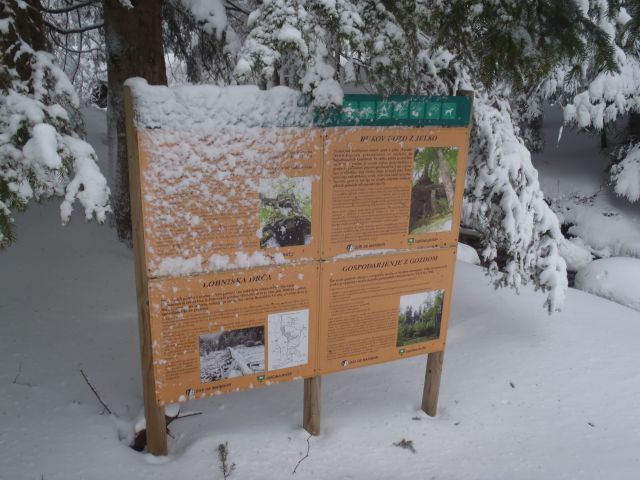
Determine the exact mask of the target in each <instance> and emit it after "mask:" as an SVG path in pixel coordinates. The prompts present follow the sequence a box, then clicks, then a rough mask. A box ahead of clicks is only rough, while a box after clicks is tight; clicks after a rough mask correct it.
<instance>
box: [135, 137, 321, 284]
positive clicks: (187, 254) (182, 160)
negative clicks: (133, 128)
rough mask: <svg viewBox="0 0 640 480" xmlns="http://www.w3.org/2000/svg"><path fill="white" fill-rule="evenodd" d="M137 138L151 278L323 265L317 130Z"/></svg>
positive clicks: (318, 139) (146, 244)
mask: <svg viewBox="0 0 640 480" xmlns="http://www.w3.org/2000/svg"><path fill="white" fill-rule="evenodd" d="M137 135H138V146H139V153H138V158H139V168H140V179H141V194H142V199H143V202H142V210H143V211H142V213H143V215H142V217H143V226H144V234H145V239H144V243H145V253H146V262H147V273H148V275H149V276H150V277H159V276H165V275H173V274H175V272H176V271H177V272H182V273H183V274H191V273H204V272H212V271H217V270H220V269H224V268H228V267H230V266H236V267H240V268H242V267H244V266H247V265H253V264H256V263H261V264H263V265H265V264H275V263H282V262H283V261H284V260H298V259H311V258H317V257H318V253H319V243H320V210H321V192H320V190H321V171H322V147H323V145H322V131H321V130H320V129H316V128H242V129H238V130H234V129H233V128H228V129H225V130H221V131H217V132H215V134H211V133H188V132H184V131H181V132H171V131H166V130H162V129H146V130H138V131H137Z"/></svg>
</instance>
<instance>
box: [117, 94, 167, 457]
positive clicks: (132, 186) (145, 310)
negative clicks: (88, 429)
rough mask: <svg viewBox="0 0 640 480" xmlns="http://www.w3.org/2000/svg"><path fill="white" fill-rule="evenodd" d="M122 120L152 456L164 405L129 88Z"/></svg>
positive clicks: (161, 443)
mask: <svg viewBox="0 0 640 480" xmlns="http://www.w3.org/2000/svg"><path fill="white" fill-rule="evenodd" d="M124 110H125V122H126V127H127V150H128V155H129V190H130V193H131V223H132V230H133V252H134V259H135V260H134V262H135V273H136V299H137V302H138V326H139V334H140V353H141V360H142V393H143V398H144V416H145V419H146V424H147V450H148V451H149V453H151V454H153V455H166V454H167V423H166V419H165V416H164V407H160V406H158V403H157V399H156V388H155V386H156V385H155V383H156V382H155V376H154V374H153V358H152V355H151V323H150V318H149V278H148V276H147V262H146V258H145V249H144V228H143V226H142V192H141V186H140V165H139V162H138V136H137V132H136V128H135V125H134V115H133V104H132V99H131V91H130V90H129V88H125V91H124Z"/></svg>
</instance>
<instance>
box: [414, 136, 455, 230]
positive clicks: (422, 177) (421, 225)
mask: <svg viewBox="0 0 640 480" xmlns="http://www.w3.org/2000/svg"><path fill="white" fill-rule="evenodd" d="M457 166H458V149H457V148H455V147H429V148H417V149H416V151H415V154H414V157H413V184H412V187H411V214H410V221H409V233H410V234H416V233H428V232H443V231H447V230H451V214H452V212H453V200H454V193H455V181H456V168H457Z"/></svg>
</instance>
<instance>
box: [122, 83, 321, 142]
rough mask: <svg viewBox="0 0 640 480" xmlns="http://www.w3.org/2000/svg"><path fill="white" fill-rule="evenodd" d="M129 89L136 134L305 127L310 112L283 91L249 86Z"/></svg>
mask: <svg viewBox="0 0 640 480" xmlns="http://www.w3.org/2000/svg"><path fill="white" fill-rule="evenodd" d="M125 85H126V86H128V87H129V88H130V89H131V92H132V95H133V98H134V103H135V111H136V119H135V121H136V126H137V127H138V128H162V129H168V130H169V129H170V130H181V131H184V130H193V129H198V130H200V129H207V130H209V131H210V132H211V131H215V130H213V129H217V128H221V127H228V126H233V125H237V126H241V125H243V126H247V127H269V126H310V125H311V124H312V121H313V111H312V109H311V108H310V107H308V106H305V105H304V98H303V96H302V94H301V93H300V92H297V91H295V90H292V89H290V88H287V87H275V88H272V89H270V90H260V89H259V88H258V87H256V86H254V85H241V86H238V85H236V86H229V87H217V86H215V85H187V86H181V87H176V88H169V87H165V86H156V85H149V84H148V83H147V81H146V80H144V79H142V78H130V79H129V80H127V82H126V83H125Z"/></svg>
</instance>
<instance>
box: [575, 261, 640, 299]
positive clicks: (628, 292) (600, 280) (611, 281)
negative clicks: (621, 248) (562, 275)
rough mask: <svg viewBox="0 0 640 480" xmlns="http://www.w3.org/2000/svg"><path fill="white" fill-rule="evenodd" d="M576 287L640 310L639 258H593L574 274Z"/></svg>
mask: <svg viewBox="0 0 640 480" xmlns="http://www.w3.org/2000/svg"><path fill="white" fill-rule="evenodd" d="M575 285H576V288H578V289H580V290H584V291H585V292H589V293H592V294H594V295H598V296H600V297H604V298H608V299H609V300H613V301H614V302H618V303H621V304H622V305H626V306H627V307H629V308H633V309H634V310H639V311H640V259H637V258H628V257H612V258H605V259H602V260H594V261H593V262H591V263H590V264H589V265H587V266H586V267H585V268H583V269H582V270H580V271H579V272H578V274H577V275H576V283H575Z"/></svg>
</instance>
